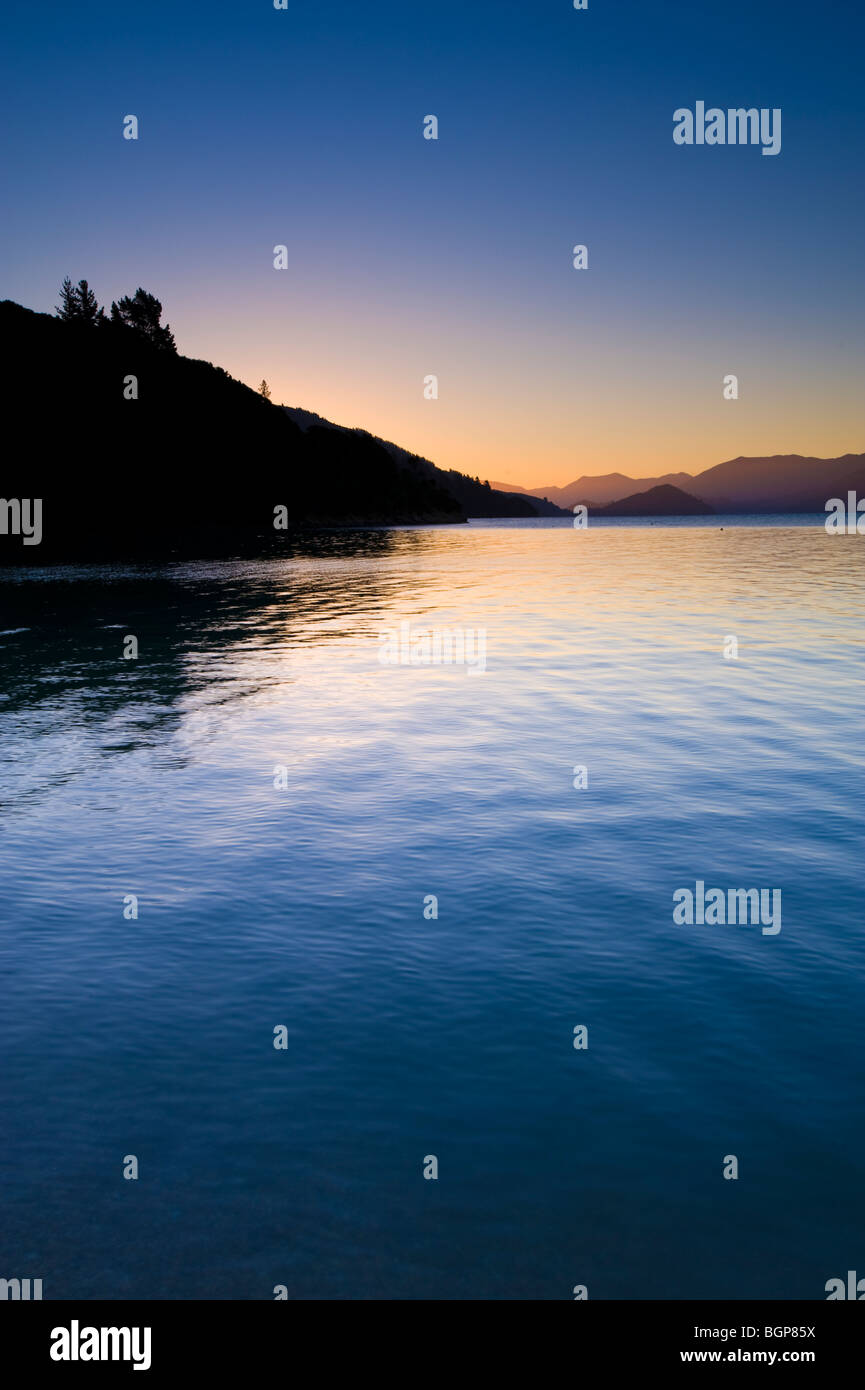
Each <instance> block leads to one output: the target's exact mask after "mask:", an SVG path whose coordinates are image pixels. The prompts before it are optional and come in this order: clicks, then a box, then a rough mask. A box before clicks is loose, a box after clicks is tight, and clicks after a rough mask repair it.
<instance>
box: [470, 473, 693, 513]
mask: <svg viewBox="0 0 865 1390" xmlns="http://www.w3.org/2000/svg"><path fill="white" fill-rule="evenodd" d="M691 481H692V478H691V475H690V473H664V474H663V475H662V476H661V477H658V478H629V477H628V475H627V473H598V474H590V473H589V474H585V475H584V476H583V477H581V478H576V479H575V480H574V482H572V483H566V484H565V486H564V487H554V486H550V487H538V488H535V489H534V491H535V493H537V494H538V495H539V496H541V497H546V498H548V499H549V501H550V502H553V503H555V504H556V505H557V506H559V507H562V508H563V509H564V510H566V511H572V510H573V508H574V507H575V506H576V505H577V503H583V505H584V506H587V507H590V508H591V509H592V510H594V509H595V508H596V507H606V506H607V505H608V504H609V503H610V502H618V501H619V499H620V498H622V497H628V496H630V495H631V494H632V493H633V492H634V490H635V489H637V490H640V489H643V490H647V489H648V488H651V487H659V486H660V485H662V484H664V483H670V484H671V485H673V486H676V487H685V486H686V485H687V484H688V483H690V482H691ZM492 486H493V487H497V488H503V489H504V490H505V491H507V492H526V491H527V489H526V488H523V487H514V486H513V485H512V484H510V483H493V484H492Z"/></svg>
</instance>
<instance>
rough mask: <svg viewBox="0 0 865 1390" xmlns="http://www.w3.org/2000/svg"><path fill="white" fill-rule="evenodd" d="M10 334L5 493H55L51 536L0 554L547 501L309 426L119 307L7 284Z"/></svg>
mask: <svg viewBox="0 0 865 1390" xmlns="http://www.w3.org/2000/svg"><path fill="white" fill-rule="evenodd" d="M0 343H2V344H3V346H4V347H5V349H6V351H5V353H4V358H5V362H6V365H5V367H4V377H5V386H6V405H5V411H4V417H3V430H4V438H3V443H4V446H5V449H4V452H5V457H6V461H7V462H6V467H5V469H4V478H3V496H4V498H6V499H21V498H29V499H33V498H39V499H42V540H41V543H39V544H34V545H26V544H24V543H23V540H22V537H21V536H20V535H12V534H3V533H0V564H7V565H9V564H13V565H20V564H31V565H44V564H48V563H55V562H58V561H74V560H95V559H118V558H122V559H126V560H129V559H147V558H165V557H170V558H198V557H207V556H221V555H265V554H271V553H276V554H278V553H280V552H281V550H284V548H285V537H286V529H283V526H284V527H285V528H287V529H288V530H290V529H291V528H294V527H297V526H307V527H308V526H346V525H378V524H382V525H387V524H401V523H409V524H410V523H419V522H423V523H433V522H462V521H465V520H466V517H467V515H468V511H467V507H468V506H469V504H474V503H475V502H477V503H478V504H479V505H480V504H483V503H486V506H487V507H488V510H486V511H483V510H477V511H475V512H474V514H475V515H489V516H495V515H516V516H525V515H527V516H533V515H537V511H536V509H535V508H534V507H533V505H532V504H531V502H529V501H528V500H526V499H522V498H511V497H508V496H505V495H504V494H501V495H499V494H496V493H495V492H494V491H493V489H491V488H490V487H489V486H486V487H484V485H483V484H481V483H480V482H478V481H475V480H472V479H468V478H464V477H463V476H462V475H461V474H458V473H454V474H450V473H447V472H445V471H444V470H441V469H436V468H434V467H433V465H431V464H428V463H426V461H423V460H419V461H417V463H416V464H415V463H410V462H409V460H410V459H411V457H412V456H410V455H408V454H405V453H404V451H401V450H398V449H397V448H396V446H388V447H385V446H384V445H383V444H382V443H381V442H380V441H378V440H377V439H375V438H374V437H373V436H372V435H369V434H366V433H365V432H363V431H353V430H342V429H339V428H335V427H331V426H329V425H328V424H326V423H325V422H323V423H321V424H318V423H314V424H310V425H308V426H307V427H305V428H303V429H302V428H301V427H300V425H299V424H297V423H296V422H295V421H293V420H292V419H291V418H290V416H289V414H288V413H286V411H284V410H282V409H280V408H279V407H278V406H275V405H272V404H271V403H270V402H269V401H268V400H266V399H265V398H264V397H263V396H261V395H259V394H258V393H257V392H255V391H252V390H250V388H249V387H247V386H245V385H244V384H243V383H242V382H239V381H236V380H235V379H234V378H233V377H231V376H230V375H229V374H228V373H227V372H226V371H224V370H223V369H222V368H221V367H216V366H214V365H213V364H211V363H210V362H203V361H198V360H195V359H192V358H188V357H183V356H181V355H179V354H177V353H176V352H174V351H171V350H166V348H165V346H164V345H160V343H159V342H158V341H154V340H153V339H152V338H148V337H147V336H146V335H144V334H142V333H140V332H136V331H135V329H134V327H132V326H130V324H129V323H128V322H124V321H123V319H122V318H121V317H119V316H117V317H112V319H108V318H107V317H102V318H100V319H99V320H98V321H96V322H95V323H82V322H80V321H75V320H73V321H64V320H62V319H60V318H55V317H53V316H51V315H49V314H40V313H34V312H33V311H32V310H30V309H26V308H23V307H22V306H21V305H19V304H14V303H12V302H11V301H10V300H4V301H2V302H0ZM421 465H423V466H421ZM498 507H500V508H501V509H502V510H496V509H497V508H498ZM275 520H278V523H279V529H278V528H277V527H275V525H274V522H275Z"/></svg>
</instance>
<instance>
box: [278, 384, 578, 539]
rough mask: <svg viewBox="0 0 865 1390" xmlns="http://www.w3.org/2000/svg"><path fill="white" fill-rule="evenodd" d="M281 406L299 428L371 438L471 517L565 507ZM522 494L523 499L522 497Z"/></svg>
mask: <svg viewBox="0 0 865 1390" xmlns="http://www.w3.org/2000/svg"><path fill="white" fill-rule="evenodd" d="M282 409H283V410H284V411H285V412H286V414H287V415H288V416H289V418H290V419H291V420H293V421H294V423H295V424H297V425H300V428H301V429H309V428H310V427H311V426H314V425H325V426H326V427H327V428H328V429H332V430H345V431H346V433H348V434H355V435H359V436H360V437H361V438H364V439H371V440H372V441H373V442H374V443H375V444H378V445H380V446H381V447H382V448H383V449H387V451H388V453H389V454H390V455H391V457H392V458H393V459H395V460H396V462H397V463H399V464H401V465H402V466H403V467H404V468H408V469H411V471H412V472H414V473H417V474H418V475H419V476H422V477H426V478H428V479H429V480H431V481H433V482H435V483H437V484H438V486H439V487H442V488H444V489H445V491H446V492H448V493H450V495H451V496H452V497H454V498H456V500H457V501H458V502H459V504H460V506H461V507H462V509H463V511H464V512H465V513H466V515H467V516H474V517H521V516H564V515H565V512H564V510H563V509H562V508H561V507H559V506H556V504H555V503H553V502H545V501H544V500H543V499H542V498H540V497H536V496H535V495H534V494H533V493H527V494H522V493H519V495H517V496H514V495H512V494H513V493H515V492H517V489H504V490H502V489H499V488H498V487H497V485H495V484H491V483H482V482H480V480H479V479H477V478H470V477H468V475H467V474H465V473H459V472H457V470H456V469H454V468H448V469H445V468H439V467H438V466H437V464H434V463H431V462H430V460H429V459H425V458H423V457H422V456H421V455H420V454H412V453H409V451H408V449H402V448H400V446H399V445H398V444H391V443H390V442H389V441H388V440H387V439H380V438H379V437H378V436H377V435H373V434H368V433H367V432H366V430H361V429H353V428H351V427H349V426H347V425H335V424H333V422H332V421H331V420H325V419H323V418H322V416H320V415H316V414H314V413H313V411H311V410H302V409H300V407H298V406H292V405H284V406H283V407H282ZM524 497H525V500H523V499H524Z"/></svg>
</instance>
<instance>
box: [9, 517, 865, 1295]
mask: <svg viewBox="0 0 865 1390" xmlns="http://www.w3.org/2000/svg"><path fill="white" fill-rule="evenodd" d="M713 520H717V521H718V522H719V523H720V522H721V519H713ZM863 554H865V551H863V548H862V546H861V543H859V541H858V538H856V537H827V536H826V533H825V531H824V530H823V529H822V527H819V526H816V527H815V526H810V527H803V526H801V525H797V526H792V525H791V526H786V525H783V526H778V525H774V526H772V525H766V524H762V523H761V524H758V525H753V526H743V527H739V526H737V527H733V528H731V527H730V526H729V525H726V526H725V527H724V529H723V530H721V529H720V524H719V525H717V526H715V525H708V524H703V525H687V524H686V525H681V526H665V525H651V526H605V527H602V526H598V527H596V528H590V529H589V530H588V531H586V532H575V531H574V530H573V528H572V527H571V526H570V525H569V524H568V523H567V522H565V524H564V525H561V524H559V525H543V524H539V525H524V526H513V525H506V524H505V525H498V526H490V525H487V526H471V527H460V528H441V529H440V530H436V529H425V530H423V529H422V530H411V529H406V530H397V531H370V532H364V533H355V534H348V533H344V534H340V533H332V534H330V535H321V536H316V537H307V538H306V539H305V540H304V541H303V542H302V543H299V544H298V546H297V548H296V551H295V553H294V554H292V555H291V556H290V557H289V558H286V559H280V560H267V561H262V562H259V563H251V562H246V561H244V562H240V561H238V562H236V563H225V564H214V565H207V566H203V565H199V566H196V565H182V566H177V567H174V568H160V569H150V570H145V569H134V570H133V569H129V570H124V569H122V568H118V567H113V568H106V569H99V570H94V569H90V570H88V569H79V570H63V571H41V572H31V573H26V574H25V573H23V572H17V573H7V574H5V575H4V576H3V582H2V584H0V603H2V608H0V629H2V633H0V662H2V684H0V696H2V699H0V711H2V723H3V741H2V758H0V798H2V805H3V834H2V839H0V871H2V875H3V878H2V881H3V885H4V888H3V915H2V920H3V929H2V935H0V969H2V972H3V978H4V985H5V988H4V996H5V1000H6V1007H5V1009H4V1013H3V1020H2V1022H0V1046H2V1055H3V1059H4V1066H3V1080H2V1083H0V1086H2V1091H3V1095H4V1114H5V1115H6V1116H7V1123H6V1125H5V1134H4V1137H3V1138H2V1140H0V1160H2V1164H3V1171H4V1197H3V1226H4V1231H5V1233H6V1235H5V1243H4V1265H8V1266H9V1268H8V1270H5V1269H4V1270H0V1274H4V1273H5V1274H7V1275H8V1276H9V1277H11V1276H13V1275H15V1274H19V1275H22V1276H23V1275H29V1276H30V1277H37V1278H38V1277H41V1278H43V1279H44V1280H45V1297H46V1298H49V1297H50V1298H73V1297H108V1298H115V1297H116V1298H124V1297H172V1298H195V1297H216V1298H223V1297H224V1298H232V1297H243V1298H268V1297H271V1296H272V1288H273V1285H274V1284H276V1283H285V1284H287V1285H288V1287H289V1292H290V1296H292V1297H298V1298H308V1297H326V1298H328V1297H411V1298H429V1297H434V1298H442V1297H443V1298H486V1297H490V1298H517V1297H536V1298H562V1297H564V1298H568V1297H570V1296H571V1289H572V1288H573V1285H574V1284H576V1283H586V1284H588V1285H589V1296H590V1297H643V1296H657V1297H693V1296H697V1297H712V1296H719V1297H728V1298H746V1297H752V1296H753V1297H806V1298H813V1297H821V1296H822V1290H823V1285H824V1284H825V1281H826V1279H828V1278H830V1277H832V1276H833V1275H835V1274H836V1273H838V1272H839V1271H841V1272H842V1273H843V1271H844V1270H846V1269H847V1268H848V1267H849V1268H852V1267H853V1265H851V1264H850V1260H851V1259H853V1260H854V1263H855V1259H854V1256H855V1250H854V1249H853V1247H852V1245H851V1244H850V1242H851V1240H852V1239H853V1234H852V1233H853V1232H855V1230H856V1229H857V1221H858V1222H860V1223H861V1217H862V1196H861V1194H862V1191H863V1184H862V1177H863V1173H862V1166H863V1165H862V1143H861V1131H860V1121H859V1119H858V1116H859V1115H860V1114H861V1105H862V1099H863V1064H862V1060H861V1058H862V1049H861V1022H860V1018H861V1003H860V1001H861V986H862V973H863V966H862V956H861V944H860V943H861V928H860V925H859V924H860V921H861V910H860V906H859V904H860V883H859V863H860V858H859V848H860V837H861V811H860V801H861V798H860V795H859V789H860V785H861V767H862V755H861V677H862V664H863V661H862V658H863V652H862V595H863V584H862V581H863V577H865V576H863V568H865V561H863ZM403 620H407V621H410V622H411V623H412V624H413V625H414V626H420V625H424V624H428V625H437V626H462V627H465V628H472V629H478V628H482V629H484V630H485V632H486V643H487V647H486V651H487V656H486V664H487V669H486V672H485V673H484V674H483V675H476V674H475V675H471V676H469V675H468V673H467V671H466V669H465V668H459V667H423V666H415V667H404V666H382V665H381V663H380V662H379V660H378V649H379V643H378V636H379V633H380V632H381V631H382V630H383V629H385V628H389V627H394V626H396V625H398V624H399V622H401V621H403ZM130 635H133V636H135V637H136V639H137V642H138V651H139V655H138V658H137V660H124V659H123V655H122V653H123V649H124V640H125V638H127V637H128V636H130ZM730 635H734V636H736V638H737V640H738V645H739V659H738V660H735V661H729V660H725V659H724V657H723V655H722V653H723V650H724V644H725V640H726V639H727V638H728V637H729V636H730ZM576 765H585V766H586V767H587V769H588V786H587V787H586V788H585V789H583V790H576V789H575V788H574V786H573V781H574V777H573V770H574V767H575V766H576ZM277 769H279V770H280V771H279V773H278V774H277ZM698 878H700V879H705V880H706V881H707V882H717V883H721V884H723V885H725V886H743V887H748V886H751V885H754V884H758V885H768V886H773V887H774V886H779V887H781V888H782V890H783V895H784V918H783V920H784V926H783V930H782V932H781V933H780V934H779V935H778V936H777V937H776V938H765V937H763V936H762V935H761V934H760V933H759V932H753V931H749V929H748V928H725V929H721V928H708V927H704V928H696V927H694V928H682V927H675V926H674V925H673V922H672V902H671V899H672V893H673V891H674V890H675V889H676V888H679V887H683V886H687V885H692V886H693V884H694V882H695V879H698ZM131 894H134V895H135V896H136V897H137V898H138V901H139V915H138V918H137V919H132V920H128V919H127V918H125V917H124V915H123V909H124V901H125V900H127V899H128V896H129V895H131ZM430 894H435V895H436V897H437V898H438V902H439V915H438V917H437V918H433V919H429V918H425V917H424V914H423V906H424V899H425V898H426V897H427V896H428V895H430ZM580 1023H582V1024H585V1025H586V1026H587V1027H588V1029H589V1039H590V1043H589V1048H588V1050H587V1051H585V1052H577V1051H575V1050H574V1049H573V1047H572V1038H573V1030H574V1027H575V1025H577V1024H580ZM277 1025H284V1026H285V1027H286V1028H287V1030H288V1038H289V1046H288V1048H287V1050H286V1051H285V1052H282V1051H276V1050H274V1048H273V1046H272V1038H273V1029H274V1027H276V1026H277ZM129 1153H135V1154H137V1155H138V1156H139V1160H140V1164H141V1173H142V1176H141V1179H140V1180H139V1181H138V1182H137V1183H131V1182H125V1181H124V1180H123V1178H122V1160H123V1157H124V1155H125V1154H129ZM430 1153H434V1154H436V1155H437V1156H438V1158H439V1163H440V1178H439V1180H438V1182H437V1183H433V1182H427V1181H425V1180H424V1179H423V1176H422V1167H423V1159H424V1156H425V1155H426V1154H430ZM732 1153H735V1154H737V1155H738V1157H739V1161H740V1172H741V1174H742V1177H741V1179H740V1180H739V1181H738V1182H737V1183H734V1182H725V1181H724V1180H723V1178H722V1177H721V1173H722V1166H723V1163H722V1161H723V1158H724V1155H726V1154H732ZM707 1252H709V1254H708V1255H707ZM845 1260H846V1261H847V1263H846V1264H845V1263H844V1262H845Z"/></svg>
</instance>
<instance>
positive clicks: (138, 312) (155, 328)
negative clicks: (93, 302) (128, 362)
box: [111, 285, 177, 352]
mask: <svg viewBox="0 0 865 1390" xmlns="http://www.w3.org/2000/svg"><path fill="white" fill-rule="evenodd" d="M161 317H162V305H161V303H160V302H159V300H158V299H157V298H156V296H155V295H152V294H148V293H147V291H146V290H143V289H142V288H141V286H140V285H139V287H138V289H137V290H136V291H135V294H134V295H132V297H131V298H130V297H129V295H124V296H123V298H122V299H120V300H117V301H116V302H113V303H112V305H111V322H112V323H122V324H124V325H125V326H126V327H127V328H132V329H134V331H135V332H136V333H140V334H141V335H142V337H144V338H146V339H147V340H148V342H150V343H152V344H153V346H154V347H158V348H165V349H166V350H167V351H169V352H176V351H177V347H176V345H175V342H174V334H173V333H172V332H171V328H170V326H169V324H167V323H166V324H164V325H163V324H161V323H160V322H159V320H160V318H161Z"/></svg>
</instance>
